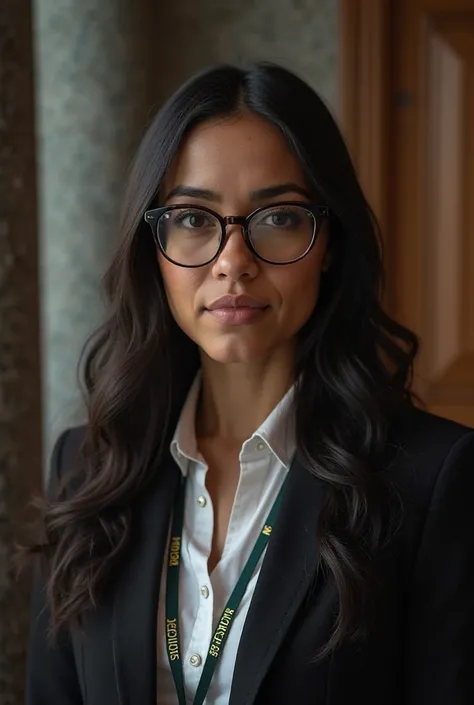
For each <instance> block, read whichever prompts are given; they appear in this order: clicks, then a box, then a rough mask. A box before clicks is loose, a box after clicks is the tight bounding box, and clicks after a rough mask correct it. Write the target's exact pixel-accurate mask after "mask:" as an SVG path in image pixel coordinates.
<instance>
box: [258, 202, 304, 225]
mask: <svg viewBox="0 0 474 705" xmlns="http://www.w3.org/2000/svg"><path fill="white" fill-rule="evenodd" d="M302 217H303V213H302V210H301V209H300V208H297V207H296V208H291V207H287V208H278V209H272V210H270V211H264V212H262V213H261V214H260V218H259V219H258V225H259V226H260V227H261V226H268V227H272V228H294V227H297V226H298V225H300V224H301V219H302Z"/></svg>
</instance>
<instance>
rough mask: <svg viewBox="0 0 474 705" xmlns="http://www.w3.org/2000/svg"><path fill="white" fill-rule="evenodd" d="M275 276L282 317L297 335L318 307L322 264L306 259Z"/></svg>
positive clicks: (276, 273)
mask: <svg viewBox="0 0 474 705" xmlns="http://www.w3.org/2000/svg"><path fill="white" fill-rule="evenodd" d="M315 259H316V258H315ZM275 275H276V276H275V279H274V282H275V288H276V289H277V290H278V291H279V294H280V298H281V310H280V315H281V316H282V318H283V321H284V322H285V323H286V324H287V325H288V326H289V327H291V329H292V333H296V332H297V331H298V330H299V329H300V328H302V326H303V325H304V324H305V323H306V321H307V320H308V318H309V317H310V316H311V314H312V313H313V311H314V309H315V307H316V306H317V302H318V298H319V287H320V281H321V267H320V263H319V262H318V261H317V262H312V261H311V260H310V259H304V260H301V262H297V263H296V264H293V265H290V266H289V267H288V268H285V270H284V271H281V272H275ZM277 280H278V281H277ZM283 321H282V322H283Z"/></svg>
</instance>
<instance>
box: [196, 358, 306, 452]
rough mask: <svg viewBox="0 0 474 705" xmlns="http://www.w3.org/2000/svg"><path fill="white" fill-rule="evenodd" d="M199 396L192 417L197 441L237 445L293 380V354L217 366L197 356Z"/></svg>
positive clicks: (277, 400)
mask: <svg viewBox="0 0 474 705" xmlns="http://www.w3.org/2000/svg"><path fill="white" fill-rule="evenodd" d="M201 365H202V393H201V399H200V403H199V411H198V414H197V417H196V434H197V436H198V438H200V439H219V440H225V441H226V443H229V445H232V446H234V445H236V446H239V447H240V446H241V445H242V443H244V441H246V440H247V439H248V438H250V436H251V435H252V434H253V433H254V432H255V431H256V430H257V428H259V426H261V424H262V423H263V422H264V421H265V419H266V418H267V416H268V415H269V414H270V413H271V412H272V410H273V409H274V408H275V406H276V405H277V404H278V402H279V401H280V400H281V399H282V397H283V396H284V395H285V393H286V392H287V391H288V389H289V388H290V387H291V385H292V383H293V381H294V365H293V355H292V354H291V355H290V354H288V351H286V354H284V353H282V354H277V355H276V356H274V357H273V358H272V359H271V360H267V361H258V362H252V363H250V364H248V363H229V364H223V363H218V362H216V361H215V360H211V359H210V358H209V357H207V356H206V355H204V354H203V355H202V356H201Z"/></svg>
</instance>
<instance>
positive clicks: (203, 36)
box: [156, 0, 338, 106]
mask: <svg viewBox="0 0 474 705" xmlns="http://www.w3.org/2000/svg"><path fill="white" fill-rule="evenodd" d="M337 13H338V3H337V0H239V2H235V1H234V0H202V1H201V2H195V0H174V2H170V3H163V4H162V8H161V10H160V21H159V27H158V28H157V32H156V57H157V68H158V69H159V70H160V85H161V86H162V88H163V89H164V90H165V92H168V91H170V90H173V89H174V88H175V87H176V85H178V84H179V83H180V82H181V81H182V80H183V79H185V78H186V77H187V76H188V75H189V74H190V73H192V72H193V71H195V70H196V69H198V68H201V67H203V66H207V65H209V64H212V63H214V62H216V61H231V62H232V61H236V62H246V61H249V60H250V61H251V60H258V59H265V60H269V61H275V62H277V63H281V64H283V65H285V66H287V67H288V68H290V69H293V70H294V71H296V72H297V73H298V74H299V75H300V76H301V77H302V78H304V79H306V80H307V81H308V82H309V83H310V84H311V85H312V86H313V87H314V88H316V90H318V91H319V92H320V93H321V94H322V95H323V96H324V97H325V98H326V100H327V101H328V102H329V104H330V105H332V106H335V104H336V88H337V85H336V83H337V81H336V62H337V53H338V26H337V21H338V15H337Z"/></svg>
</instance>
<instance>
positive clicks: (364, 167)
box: [341, 0, 474, 426]
mask: <svg viewBox="0 0 474 705" xmlns="http://www.w3.org/2000/svg"><path fill="white" fill-rule="evenodd" d="M341 28H342V30H343V32H342V42H341V43H342V51H343V55H342V62H341V69H342V75H341V79H342V81H341V86H342V106H341V112H342V114H341V120H342V123H343V126H344V128H345V131H346V136H347V138H348V141H349V146H350V148H351V149H352V151H353V154H354V158H355V161H356V164H357V166H358V168H359V171H360V174H361V179H362V182H363V184H364V186H365V189H366V192H367V194H368V196H369V200H371V202H372V203H373V204H374V207H375V210H376V212H377V213H378V215H379V217H380V220H381V223H382V227H383V230H384V236H385V239H386V266H387V270H388V271H387V274H388V289H387V307H388V309H389V310H390V312H391V313H393V314H394V315H395V316H397V318H399V319H400V320H401V321H402V322H403V323H405V324H406V325H408V326H409V327H410V328H412V329H414V330H415V331H416V332H417V333H418V334H419V335H420V337H421V341H422V349H421V353H420V357H419V360H418V364H417V367H416V382H415V388H416V391H417V392H418V393H419V394H420V396H421V397H422V398H423V399H424V401H425V402H426V404H427V407H428V409H429V410H431V411H433V412H434V413H437V414H440V415H442V416H446V417H448V418H452V419H455V420H457V421H460V422H462V423H466V424H468V425H470V426H474V0H392V1H391V2H390V1H389V0H345V1H344V0H342V1H341ZM354 86H358V87H359V90H358V91H354Z"/></svg>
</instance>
